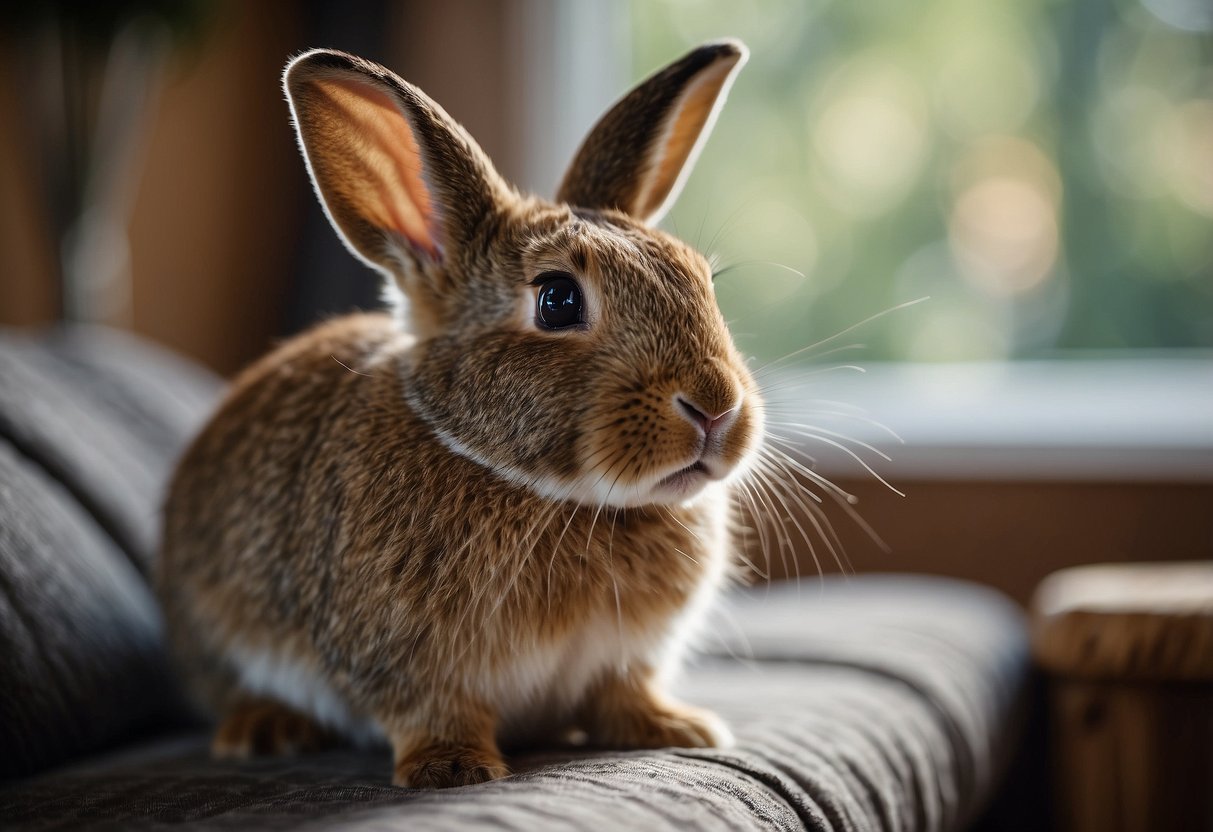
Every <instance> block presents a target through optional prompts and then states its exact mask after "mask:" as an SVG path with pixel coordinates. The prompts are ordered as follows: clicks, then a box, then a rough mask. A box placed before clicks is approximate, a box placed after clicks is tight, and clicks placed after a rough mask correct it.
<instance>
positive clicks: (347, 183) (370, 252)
mask: <svg viewBox="0 0 1213 832" xmlns="http://www.w3.org/2000/svg"><path fill="white" fill-rule="evenodd" d="M291 81H292V82H293V83H290V84H289V90H290V93H291V99H292V104H293V106H294V110H295V124H296V129H297V130H298V131H299V139H300V143H301V144H302V146H303V150H304V155H305V156H306V158H307V161H308V169H309V171H310V173H311V175H312V179H313V181H314V182H315V185H316V190H317V191H318V192H319V195H320V198H321V200H322V201H323V202H324V205H325V207H326V208H327V210H328V213H329V217H330V218H331V219H332V221H333V224H334V225H335V226H336V228H337V231H338V232H339V233H340V234H341V236H342V237H343V238H344V240H345V241H346V243H347V244H348V245H349V247H350V248H351V249H352V250H353V252H354V253H355V254H356V255H358V256H359V257H360V258H362V259H363V260H366V261H367V262H368V263H370V265H372V266H375V267H378V268H380V269H385V270H388V271H390V270H391V268H392V266H393V265H394V263H395V262H396V261H397V259H398V256H399V253H401V252H400V249H401V248H402V247H403V248H405V249H406V251H405V252H403V253H406V254H410V255H412V256H413V257H417V256H421V255H424V256H425V257H427V258H429V259H431V260H436V259H438V257H439V253H440V250H441V246H440V244H439V241H438V239H437V236H436V234H435V229H436V228H437V227H438V223H437V222H436V221H435V217H434V214H433V201H432V199H431V194H430V193H429V190H428V188H427V187H426V184H425V180H424V178H423V175H422V159H421V153H420V149H419V147H418V144H417V139H416V137H415V136H414V135H413V129H412V127H411V126H410V124H409V121H408V119H406V118H405V116H404V114H403V113H402V112H401V109H400V106H399V105H398V104H397V102H396V99H395V97H394V96H393V95H392V94H391V93H389V92H388V91H387V90H385V89H384V88H383V87H381V86H380V85H379V83H378V82H376V81H372V80H369V79H365V78H362V77H358V76H355V75H351V74H348V73H341V72H339V71H334V70H329V71H328V72H317V73H314V74H311V75H310V76H307V77H303V78H293V79H291ZM393 243H394V244H395V245H393ZM401 243H403V244H404V246H401ZM393 248H394V249H396V251H395V252H393V251H392V249H393ZM394 255H395V256H394Z"/></svg>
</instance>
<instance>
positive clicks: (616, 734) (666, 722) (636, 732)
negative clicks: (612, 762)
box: [592, 703, 733, 748]
mask: <svg viewBox="0 0 1213 832" xmlns="http://www.w3.org/2000/svg"><path fill="white" fill-rule="evenodd" d="M592 739H593V740H594V741H595V744H599V745H604V746H608V747H613V748H667V747H673V748H726V747H728V746H730V745H732V744H733V735H732V734H731V733H730V732H729V729H728V726H726V725H725V724H724V722H723V721H722V720H721V719H720V717H718V716H716V714H714V713H712V712H711V711H707V710H703V709H702V708H692V707H691V706H689V705H682V704H679V703H661V704H658V703H645V704H644V705H642V706H640V707H637V708H635V709H628V710H626V711H616V712H615V713H614V714H612V716H611V718H610V720H609V722H605V723H603V724H600V725H599V726H598V730H597V731H596V732H595V735H594V736H593V737H592Z"/></svg>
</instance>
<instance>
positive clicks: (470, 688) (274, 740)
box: [156, 40, 763, 788]
mask: <svg viewBox="0 0 1213 832" xmlns="http://www.w3.org/2000/svg"><path fill="white" fill-rule="evenodd" d="M746 58H747V51H746V49H745V47H744V46H743V45H742V44H741V43H740V42H738V41H735V40H722V41H717V42H711V43H707V44H704V45H702V46H700V47H698V48H696V49H694V50H693V51H691V52H690V53H688V54H687V55H686V56H684V57H683V58H681V59H680V60H678V61H676V62H675V63H673V64H671V65H669V66H668V67H666V68H664V69H662V70H660V71H658V72H657V73H655V74H654V75H652V76H650V77H649V78H648V79H647V80H645V81H643V82H642V83H640V84H639V85H638V86H637V87H636V88H635V89H634V90H633V91H632V92H630V93H629V94H627V95H626V96H624V97H623V98H622V99H620V100H619V101H618V102H617V103H616V104H615V105H614V106H613V107H612V108H611V109H610V110H609V111H608V112H607V113H606V114H605V115H604V116H603V117H602V118H601V120H600V121H599V122H598V123H597V124H596V125H595V126H594V127H593V129H592V130H591V131H590V133H589V134H588V136H587V138H586V139H585V140H584V143H583V144H582V145H581V147H580V149H579V150H578V151H577V153H576V155H575V158H574V160H573V162H572V163H571V165H570V167H569V169H568V171H567V173H566V175H565V177H564V179H563V181H562V183H561V185H560V187H559V191H558V193H557V195H556V197H555V200H554V201H548V200H545V199H541V198H538V197H535V196H529V195H524V194H521V193H520V192H518V191H517V190H515V189H514V188H513V187H512V186H510V185H508V184H506V182H505V181H504V180H503V179H502V178H501V176H500V175H498V173H497V172H496V171H495V170H494V168H493V166H492V163H491V162H490V161H489V159H488V158H487V157H486V156H485V154H484V153H483V151H481V150H480V148H479V147H477V145H476V143H475V142H474V141H473V140H472V138H471V137H470V136H469V135H468V134H467V133H466V132H465V131H464V129H463V128H462V127H461V126H460V125H458V124H457V123H456V122H455V121H453V120H452V119H451V117H450V116H448V115H447V114H446V113H445V112H444V111H443V110H442V108H441V107H439V106H438V105H437V104H436V103H434V102H433V101H432V100H430V99H429V98H428V97H426V95H425V94H424V93H422V92H421V91H420V90H419V89H417V88H416V87H414V86H412V85H411V84H409V83H407V82H405V81H403V80H401V79H400V78H399V77H397V76H396V75H394V74H393V73H392V72H390V71H389V70H387V69H385V68H383V67H381V66H378V65H376V64H374V63H370V62H368V61H366V60H363V59H360V58H358V57H354V56H352V55H348V54H345V53H342V52H338V51H331V50H315V51H310V52H307V53H306V54H303V55H300V56H299V57H297V58H295V59H294V60H292V61H290V63H289V64H288V65H287V68H286V71H285V73H284V76H283V84H284V88H285V92H286V95H287V99H288V102H289V105H290V109H291V114H292V118H293V124H294V127H295V129H296V131H297V137H298V140H299V145H300V148H301V150H302V153H303V157H304V160H305V164H306V167H307V170H308V173H309V175H310V177H311V180H312V183H313V184H314V186H315V190H316V193H317V195H318V197H319V199H320V201H321V203H322V205H323V207H324V209H325V212H326V214H327V216H328V218H329V219H330V220H331V222H332V225H333V227H334V228H335V229H336V231H337V233H338V235H339V236H340V238H341V239H342V240H343V241H344V243H345V245H346V246H347V247H348V248H349V250H350V251H351V252H352V253H353V255H354V256H355V257H357V258H358V259H360V260H362V261H363V262H364V263H366V264H367V265H369V266H370V267H372V268H373V269H375V270H377V271H379V272H381V273H382V275H383V276H384V277H385V278H386V283H387V285H388V287H389V288H388V290H387V292H388V294H389V296H390V299H391V310H390V312H381V313H367V314H354V315H350V316H346V317H341V318H337V319H335V320H331V321H328V322H326V323H322V324H320V325H318V326H316V327H315V328H313V329H311V330H310V331H307V332H304V333H303V334H301V335H298V336H296V337H294V338H293V339H290V340H287V341H285V342H284V343H282V344H281V345H280V346H279V347H278V348H277V349H275V350H274V351H273V352H272V353H270V354H269V355H268V356H266V357H264V358H262V359H261V360H259V361H258V362H256V363H255V364H253V365H252V366H251V367H249V368H248V369H247V370H245V371H244V372H243V373H242V374H241V375H239V376H238V377H237V378H236V379H235V381H234V383H233V384H232V386H231V388H230V392H229V393H228V395H227V396H226V398H225V400H224V401H223V402H222V403H221V405H220V406H219V408H218V410H217V412H216V413H215V414H214V416H213V417H212V419H211V420H210V422H209V424H208V425H207V426H206V427H205V428H204V429H203V430H202V431H201V433H200V435H199V436H198V437H197V438H196V439H195V440H194V441H193V443H192V444H191V445H190V447H189V448H188V449H187V450H186V452H185V453H184V454H183V456H182V458H181V460H180V462H179V465H178V467H177V468H176V471H175V474H174V476H173V478H172V481H171V484H170V487H169V492H168V496H167V499H166V504H165V513H164V536H163V546H162V550H161V553H160V558H159V561H158V569H157V579H156V586H157V592H158V594H159V597H160V599H161V601H162V604H163V609H164V612H165V621H166V632H167V639H168V642H169V644H170V647H171V649H172V652H173V655H174V656H175V659H176V661H177V663H178V665H179V667H180V669H181V673H182V678H183V683H184V684H185V685H186V686H187V688H188V690H189V691H190V692H191V694H192V695H193V696H194V697H195V699H196V700H197V703H198V704H199V706H200V707H202V708H204V709H206V711H207V712H209V713H210V714H211V715H212V716H214V717H215V720H216V724H217V728H216V729H215V733H214V735H213V740H212V751H213V753H214V754H215V755H216V756H218V757H244V756H248V755H255V754H289V753H295V752H299V751H305V750H309V749H316V748H323V747H326V746H329V745H330V744H332V743H336V742H343V743H344V742H354V743H356V744H359V743H360V744H374V743H380V744H383V743H386V744H387V745H388V746H390V748H391V750H392V754H393V766H394V767H393V772H392V781H393V783H395V784H397V785H400V786H408V787H414V788H443V787H450V786H460V785H469V784H475V783H482V782H485V781H489V780H493V779H495V778H499V777H503V776H506V775H507V774H508V773H509V769H508V767H507V765H506V762H505V758H504V756H503V751H502V749H506V750H511V749H513V748H523V747H529V746H530V744H533V743H544V742H561V741H562V738H567V737H568V736H570V735H571V733H572V732H575V733H576V734H577V735H578V736H579V737H580V738H581V740H582V741H583V742H584V743H588V744H590V745H591V746H593V747H606V748H621V749H638V748H661V747H670V746H675V747H715V746H724V745H727V744H728V743H729V742H730V735H729V731H728V729H727V727H726V726H725V724H724V723H723V722H722V721H721V720H720V719H719V718H718V717H717V716H716V715H714V714H713V713H711V712H709V711H708V710H704V709H699V708H696V707H693V706H690V705H686V704H683V703H681V702H678V701H676V700H675V699H673V698H672V697H671V696H669V695H668V694H667V693H666V692H665V690H666V687H667V685H668V683H669V679H670V676H671V674H672V673H673V672H674V671H675V670H676V668H677V666H678V664H679V661H680V657H681V656H682V654H683V653H684V651H685V648H686V645H687V642H688V640H689V639H690V637H691V636H692V634H693V633H694V632H695V630H696V627H697V625H698V623H699V622H700V621H702V619H703V617H704V615H705V610H706V609H707V606H708V604H709V603H710V601H711V600H712V598H713V596H714V595H715V594H716V593H717V591H718V589H719V588H720V587H721V586H722V584H723V583H724V582H726V581H727V580H728V578H729V576H730V574H731V570H732V568H733V566H732V563H733V561H732V558H731V555H730V550H731V546H732V543H731V540H730V533H731V524H732V522H733V521H732V520H731V519H730V518H731V509H732V506H733V503H732V491H731V489H732V488H733V487H734V485H733V484H734V483H735V482H736V479H737V478H738V477H739V476H741V475H742V474H743V472H744V471H745V470H746V469H747V466H748V465H749V464H751V462H752V460H753V458H754V455H755V453H756V452H757V448H758V446H759V443H760V442H761V439H762V432H763V414H762V402H761V399H760V393H759V390H758V388H757V386H756V384H755V381H754V379H753V378H752V377H751V375H750V373H749V372H748V370H747V368H746V364H745V362H744V359H743V358H742V356H741V355H740V354H739V352H738V350H737V349H736V347H735V345H734V343H733V341H732V339H731V336H730V335H729V332H728V330H727V328H726V325H725V321H724V319H723V317H722V315H721V313H720V311H719V310H718V308H717V304H716V302H715V298H714V291H713V286H712V282H711V274H710V268H709V265H708V263H707V261H706V260H705V258H704V257H703V256H701V255H700V254H699V253H698V252H696V251H695V250H693V249H692V248H691V247H690V246H688V245H687V244H685V243H683V242H681V241H679V240H678V239H675V238H674V237H673V236H671V235H669V234H666V233H664V232H662V231H661V230H658V229H657V228H656V227H655V225H654V224H655V223H656V222H657V220H658V219H659V218H660V217H661V216H662V214H663V213H664V211H665V210H666V209H667V207H668V206H669V204H670V202H671V200H672V199H673V198H674V197H675V196H676V194H677V192H678V191H679V189H680V187H681V185H682V183H683V180H684V179H685V177H686V175H687V172H688V170H689V168H690V166H691V164H692V162H693V160H694V158H695V157H696V155H697V153H698V151H699V149H700V146H701V145H702V143H703V141H704V140H705V138H706V135H707V133H708V132H709V129H710V127H711V125H712V123H713V121H714V119H715V118H716V115H717V113H718V111H719V109H720V107H721V106H722V104H723V101H724V98H725V95H726V93H727V90H728V88H729V86H730V85H731V83H732V81H733V79H734V77H735V75H736V73H737V71H738V70H739V69H740V67H741V66H742V65H743V63H744V62H745V60H746Z"/></svg>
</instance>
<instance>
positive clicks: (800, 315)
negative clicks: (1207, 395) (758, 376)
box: [630, 0, 1213, 361]
mask: <svg viewBox="0 0 1213 832" xmlns="http://www.w3.org/2000/svg"><path fill="white" fill-rule="evenodd" d="M630 12H631V17H630V31H631V40H632V66H633V75H634V76H637V77H639V76H640V75H642V74H645V73H647V72H649V71H651V70H652V69H653V68H655V67H657V66H660V65H661V64H663V63H664V62H665V61H667V60H669V59H670V57H671V56H673V55H676V54H679V53H681V52H682V51H684V50H685V49H687V48H689V47H690V46H691V45H693V44H695V43H698V42H700V41H702V40H705V39H708V38H711V37H718V36H721V35H736V36H739V37H741V38H742V39H744V40H745V41H746V42H747V43H748V44H749V46H750V47H751V50H752V57H751V61H750V64H749V65H748V66H747V67H746V69H745V70H744V71H743V72H742V73H741V75H740V77H739V78H738V81H737V83H736V86H735V87H734V90H733V93H732V95H731V97H730V100H729V102H728V105H727V107H726V109H725V111H724V113H723V115H722V117H721V119H720V121H719V122H718V124H717V127H716V130H715V133H714V134H713V136H712V138H711V141H710V142H709V143H708V144H707V147H706V148H705V150H704V153H703V155H702V156H701V158H700V161H699V165H698V168H697V169H696V172H695V174H694V175H693V176H692V177H691V179H690V181H689V183H688V185H687V188H686V190H685V191H684V193H683V195H682V198H681V199H680V201H679V203H678V204H677V206H676V207H675V209H674V211H673V212H672V214H671V215H670V217H669V218H668V219H667V220H666V225H667V227H669V228H670V229H671V230H672V231H674V232H675V233H677V234H679V235H680V236H682V237H684V238H686V239H688V240H689V241H690V242H692V243H695V244H698V245H699V246H700V247H701V248H703V249H705V250H708V251H710V252H715V253H717V254H719V255H720V256H721V266H722V267H724V268H725V273H724V274H722V275H721V277H720V278H719V280H718V286H717V290H718V294H719V297H720V299H721V304H722V306H723V307H724V309H725V313H726V316H727V317H728V318H730V319H731V320H732V322H733V329H734V333H735V335H736V337H737V339H738V342H739V344H740V345H741V346H742V348H743V349H745V350H746V351H747V352H750V353H752V354H754V355H756V356H757V357H758V358H760V359H768V360H769V359H771V358H774V357H776V356H782V355H785V354H787V353H790V352H792V351H794V350H797V349H801V348H803V347H805V346H807V345H809V344H812V343H814V342H816V341H818V340H819V339H821V338H823V337H825V336H828V335H831V334H833V333H836V332H838V331H839V330H842V329H844V328H846V327H848V326H850V325H851V324H854V323H856V322H858V321H861V320H863V319H865V318H867V317H868V316H870V315H872V314H873V313H877V312H880V311H881V310H884V309H887V308H890V307H893V306H895V305H897V304H899V303H902V302H904V301H908V300H913V299H916V298H919V297H924V296H929V297H930V300H929V301H928V302H925V303H922V304H918V305H916V306H914V307H913V308H910V309H904V310H900V311H897V312H895V313H891V314H889V315H887V316H884V317H882V318H881V319H880V320H879V321H877V322H873V323H871V324H868V325H865V326H863V327H861V328H859V329H858V330H857V331H856V332H855V333H854V337H848V338H846V339H844V340H842V341H841V342H840V343H841V344H851V343H859V342H861V343H862V344H863V345H864V349H863V351H862V357H863V358H864V359H906V360H919V361H921V360H928V361H934V360H958V359H959V360H972V359H1003V358H1041V357H1057V356H1059V355H1070V354H1072V353H1073V352H1074V351H1088V350H1121V349H1132V350H1153V349H1160V348H1166V349H1171V348H1200V347H1206V348H1207V347H1209V346H1213V36H1211V34H1210V32H1211V30H1213V6H1210V5H1208V4H1206V3H1200V2H1195V0H1141V2H1135V1H1134V0H1121V1H1120V2H1112V3H1082V2H1049V1H1048V0H1022V1H1020V0H1016V1H1014V2H1012V0H1006V2H995V3H973V2H970V1H969V0H924V2H919V3H904V2H896V1H895V0H888V1H887V2H863V3H847V2H823V1H822V0H818V1H817V2H805V1H804V0H695V2H690V0H660V2H651V0H635V1H634V2H632V3H631V6H630ZM840 343H839V342H834V343H831V345H830V346H832V347H834V346H839V345H840ZM814 353H815V351H814V350H808V351H807V353H806V357H808V358H811V357H813V355H814Z"/></svg>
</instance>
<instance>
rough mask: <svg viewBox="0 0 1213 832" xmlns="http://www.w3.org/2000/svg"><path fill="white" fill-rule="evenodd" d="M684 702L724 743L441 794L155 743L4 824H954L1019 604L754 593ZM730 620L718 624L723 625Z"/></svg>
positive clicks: (1017, 666) (989, 599)
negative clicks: (224, 759)
mask: <svg viewBox="0 0 1213 832" xmlns="http://www.w3.org/2000/svg"><path fill="white" fill-rule="evenodd" d="M717 620H718V627H717V630H718V633H717V637H716V638H715V642H716V644H717V646H716V647H715V648H714V649H713V650H712V651H711V654H710V655H708V656H706V657H705V658H704V659H703V660H702V661H701V662H700V663H699V664H698V666H697V667H695V668H694V669H693V670H692V671H690V672H689V673H688V674H687V676H686V678H685V679H684V681H683V683H682V685H681V688H682V691H681V692H682V694H683V695H684V696H685V697H687V698H688V699H690V700H692V701H694V702H696V703H700V704H703V705H707V706H710V707H713V708H716V709H717V710H718V711H719V712H720V713H721V714H722V715H724V716H725V717H726V718H727V719H728V720H729V721H730V723H731V724H732V727H733V729H734V731H735V733H736V735H737V739H738V743H737V746H736V747H735V748H732V749H728V750H661V751H652V752H628V753H593V754H591V753H572V754H569V753H562V754H548V755H537V756H531V757H527V758H523V759H520V760H515V761H513V763H514V765H515V767H516V770H517V771H518V773H517V774H515V776H513V777H510V778H508V779H506V780H502V781H497V782H494V783H489V784H486V785H483V786H476V787H470V788H464V789H459V790H453V791H448V792H433V793H427V792H415V791H408V790H400V789H394V788H392V787H391V785H390V784H389V782H388V775H389V769H390V765H389V759H388V756H387V754H386V752H383V753H377V754H376V753H355V752H349V751H346V752H333V753H326V754H318V755H314V756H310V757H302V758H298V759H292V760H262V761H254V762H249V763H243V764H233V763H219V762H214V761H211V760H209V759H208V758H207V756H206V752H205V739H204V738H200V737H194V738H186V739H184V740H181V741H176V742H161V743H159V744H157V745H153V746H148V747H144V748H142V749H139V750H138V751H137V752H134V753H130V754H127V755H125V756H123V757H118V758H113V757H111V758H107V759H101V760H97V761H93V762H90V763H88V764H86V765H81V766H77V767H76V768H74V769H72V770H68V771H64V772H60V773H57V774H54V775H46V776H43V777H41V778H39V779H36V780H32V781H27V782H25V783H19V784H14V785H12V786H10V787H8V788H7V789H4V790H0V817H4V818H6V819H7V820H8V824H9V827H10V828H18V829H24V828H29V829H38V828H51V827H60V826H64V825H73V824H90V825H92V824H106V823H108V824H110V825H112V826H114V827H119V828H129V827H132V826H137V825H162V824H171V823H176V822H182V821H189V822H193V823H199V822H204V825H205V826H207V827H209V828H224V829H235V828H280V829H319V828H334V827H341V828H376V829H409V830H425V829H481V828H485V829H487V828H507V829H521V830H528V832H533V831H534V830H541V829H544V830H546V829H587V828H594V829H645V830H666V829H668V830H683V829H721V830H736V829H800V828H808V829H813V830H920V829H921V830H936V829H959V828H963V826H964V824H965V823H966V822H967V821H968V820H970V819H971V818H972V816H973V813H974V812H975V811H976V810H977V809H978V808H979V807H980V806H981V805H982V803H983V802H984V800H985V799H986V797H987V796H988V794H989V792H990V789H991V787H992V785H993V784H994V783H995V781H996V780H997V776H998V772H999V770H1000V767H1001V765H1002V763H1003V761H1004V760H1005V758H1006V756H1007V750H1008V749H1007V747H1008V745H1009V744H1010V743H1011V742H1012V740H1013V738H1014V735H1015V733H1016V728H1017V721H1016V719H1015V712H1016V709H1017V707H1018V703H1019V702H1020V701H1021V697H1022V694H1023V688H1024V683H1025V680H1026V678H1027V672H1026V669H1027V650H1026V641H1025V636H1024V627H1023V622H1022V620H1021V617H1020V615H1019V612H1018V610H1017V609H1016V608H1014V607H1013V606H1012V605H1011V604H1010V603H1009V602H1007V601H1006V600H1004V599H1003V598H1002V597H1000V596H998V595H996V594H994V593H992V592H990V591H987V590H984V589H980V588H977V587H974V586H971V585H966V584H961V583H956V582H953V581H946V580H936V579H925V578H908V577H902V578H875V577H864V578H854V579H851V580H850V581H843V580H826V581H824V582H822V583H820V584H817V583H815V582H814V583H809V582H806V583H805V584H804V586H803V587H801V588H800V589H799V590H797V589H796V588H795V587H780V588H774V589H770V590H767V589H759V590H757V591H752V592H748V593H743V594H741V595H740V596H738V597H736V598H735V599H734V603H733V604H732V610H731V614H730V615H727V616H722V617H719V618H718V619H717ZM730 622H731V623H730Z"/></svg>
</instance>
